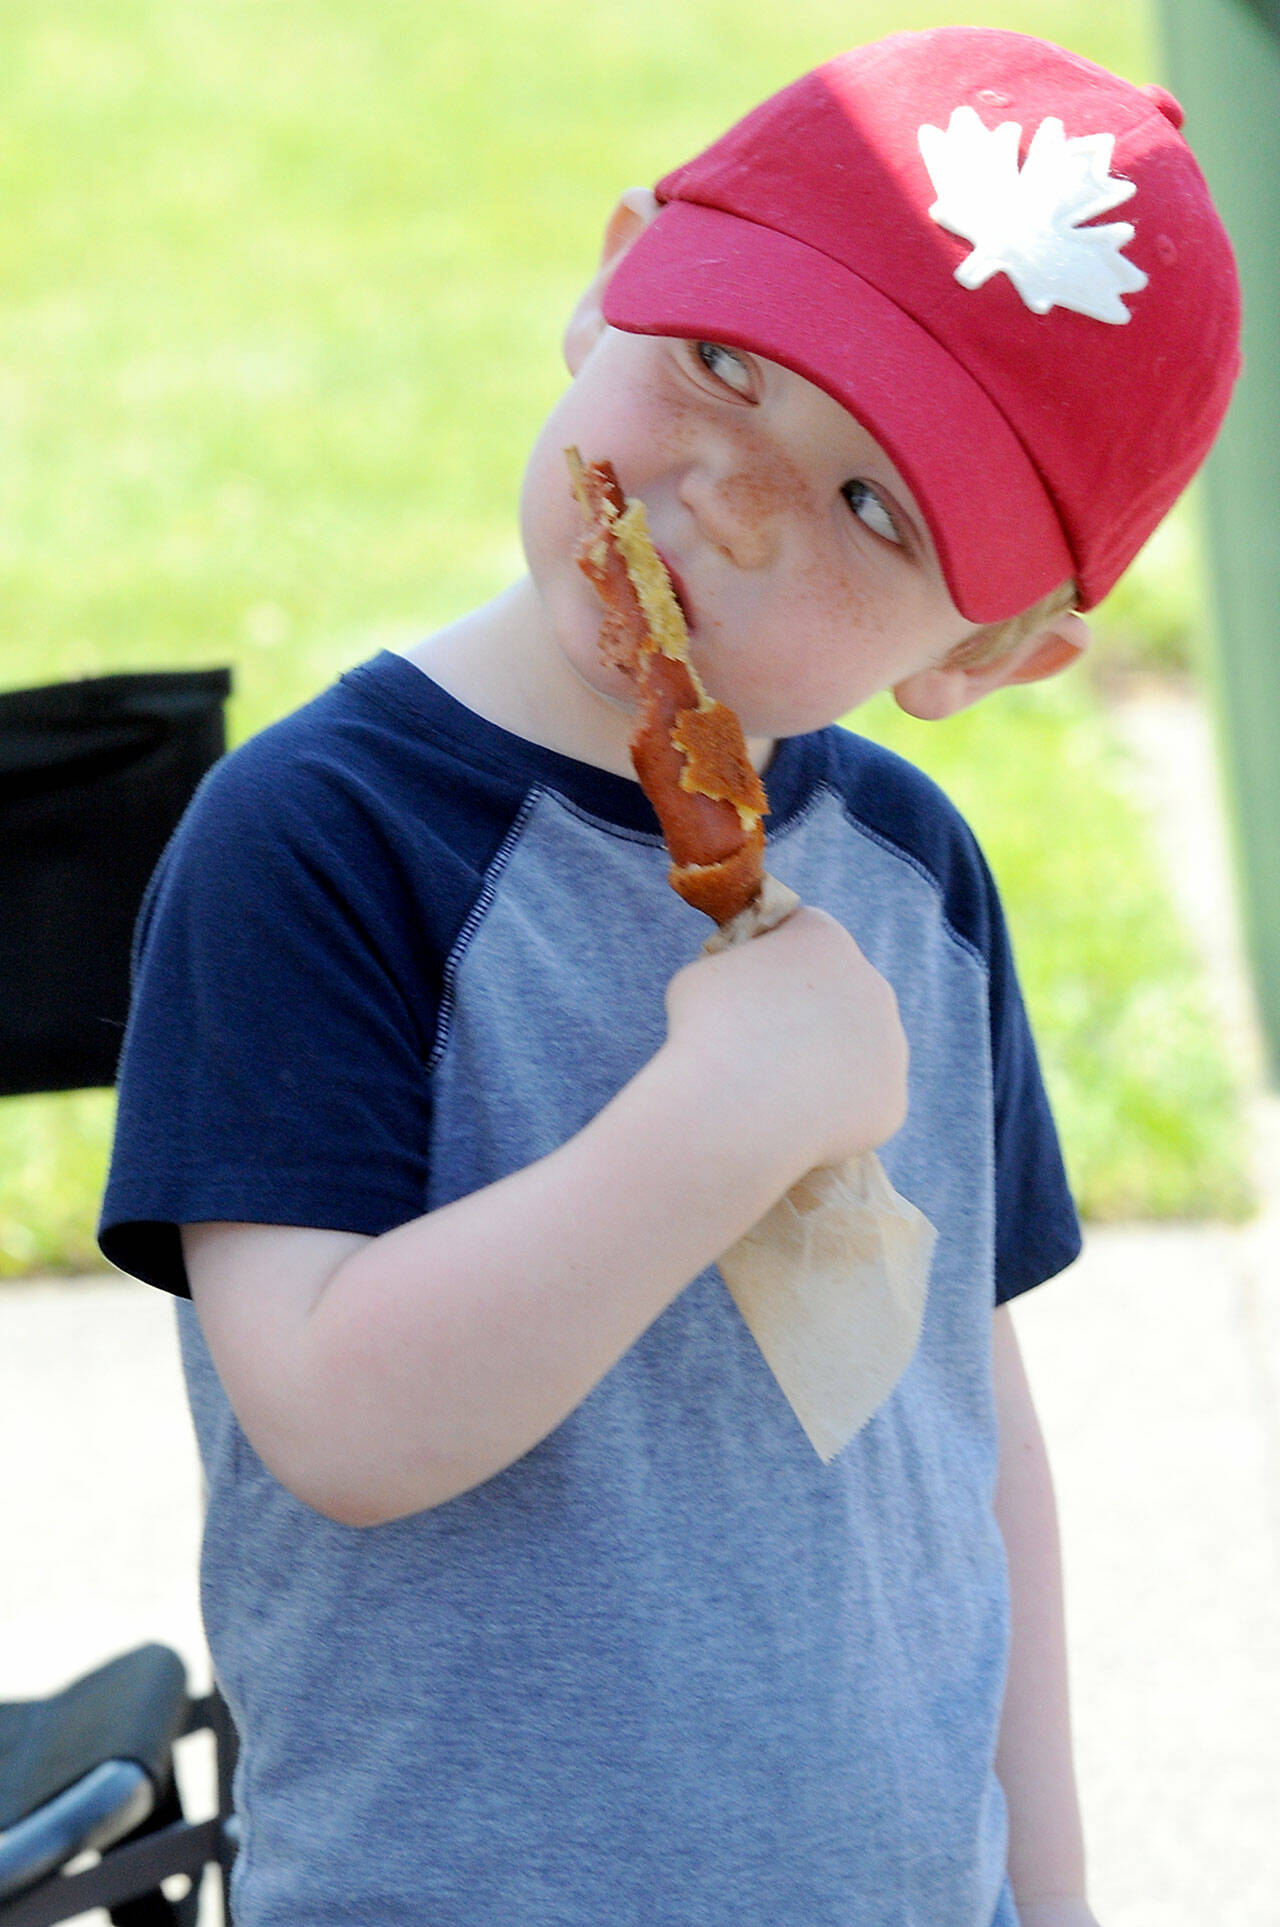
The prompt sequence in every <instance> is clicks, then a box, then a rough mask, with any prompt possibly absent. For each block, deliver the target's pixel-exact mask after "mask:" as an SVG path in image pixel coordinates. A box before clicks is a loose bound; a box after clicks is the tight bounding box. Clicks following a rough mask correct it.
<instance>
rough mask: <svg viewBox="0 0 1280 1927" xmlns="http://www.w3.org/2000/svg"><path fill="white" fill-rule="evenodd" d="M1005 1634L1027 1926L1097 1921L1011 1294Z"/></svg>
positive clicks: (1062, 1632) (1047, 1522)
mask: <svg viewBox="0 0 1280 1927" xmlns="http://www.w3.org/2000/svg"><path fill="white" fill-rule="evenodd" d="M993 1343H994V1368H995V1392H996V1405H997V1411H998V1415H999V1423H1000V1473H999V1480H998V1483H997V1486H996V1518H997V1520H998V1522H999V1525H1000V1530H1001V1533H1002V1534H1003V1537H1004V1543H1005V1549H1006V1552H1007V1554H1008V1560H1009V1587H1010V1595H1011V1603H1012V1615H1013V1625H1012V1646H1011V1650H1010V1656H1009V1680H1008V1685H1007V1687H1006V1690H1005V1703H1004V1713H1003V1717H1002V1719H1001V1723H1000V1743H999V1749H998V1752H997V1755H996V1771H997V1773H998V1775H999V1778H1000V1783H1001V1785H1002V1787H1003V1788H1004V1794H1005V1800H1006V1802H1007V1804H1008V1808H1009V1876H1010V1879H1011V1881H1012V1883H1013V1890H1014V1895H1015V1898H1016V1900H1017V1903H1018V1912H1019V1916H1020V1918H1021V1921H1022V1927H1096V1923H1095V1922H1094V1916H1093V1914H1092V1913H1091V1912H1090V1910H1089V1906H1088V1903H1087V1901H1086V1900H1085V1898H1084V1894H1085V1855H1084V1836H1083V1831H1082V1828H1081V1824H1080V1806H1079V1801H1078V1798H1077V1795H1076V1782H1075V1767H1074V1762H1073V1759H1072V1749H1071V1717H1070V1708H1069V1704H1068V1695H1067V1641H1066V1624H1065V1616H1064V1610H1063V1589H1062V1560H1061V1553H1060V1548H1059V1541H1058V1519H1057V1507H1056V1504H1055V1502H1054V1495H1053V1481H1052V1477H1051V1475H1050V1470H1049V1460H1048V1455H1047V1453H1046V1451H1045V1444H1044V1437H1043V1435H1042V1433H1041V1430H1040V1425H1039V1421H1038V1420H1037V1418H1036V1413H1035V1407H1034V1405H1033V1403H1032V1398H1031V1390H1030V1387H1029V1385H1028V1383H1027V1376H1026V1372H1025V1371H1024V1369H1023V1364H1022V1356H1021V1353H1020V1351H1019V1348H1018V1341H1017V1337H1016V1335H1015V1333H1014V1328H1013V1320H1012V1318H1011V1316H1010V1313H1009V1309H1008V1307H1007V1306H1003V1305H1002V1306H1001V1307H1000V1308H999V1309H998V1310H997V1312H996V1314H995V1325H994V1333H993Z"/></svg>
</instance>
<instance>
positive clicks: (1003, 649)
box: [947, 582, 1079, 669]
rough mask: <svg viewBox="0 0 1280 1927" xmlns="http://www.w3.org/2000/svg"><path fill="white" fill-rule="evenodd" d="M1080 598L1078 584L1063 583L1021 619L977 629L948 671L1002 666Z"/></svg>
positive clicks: (954, 653)
mask: <svg viewBox="0 0 1280 1927" xmlns="http://www.w3.org/2000/svg"><path fill="white" fill-rule="evenodd" d="M1078 594H1079V591H1078V590H1077V588H1076V585H1075V583H1074V582H1061V583H1059V585H1058V587H1057V588H1056V589H1051V590H1050V592H1049V594H1048V595H1047V596H1042V597H1041V598H1040V600H1039V602H1033V603H1032V605H1031V607H1030V608H1029V609H1024V610H1023V611H1022V613H1021V614H1020V615H1016V616H1008V617H1006V619H1005V620H1004V621H1003V622H988V623H984V625H983V626H982V628H980V629H975V630H974V632H973V634H972V635H970V636H966V637H965V639H964V641H963V642H958V643H957V644H956V646H955V648H954V649H952V650H951V651H950V653H949V654H948V656H947V667H948V668H950V669H983V668H985V667H986V666H987V665H988V664H989V663H994V662H999V661H1000V660H1001V658H1002V657H1004V656H1007V655H1011V654H1012V653H1013V651H1014V650H1015V649H1016V648H1017V647H1018V645H1019V643H1022V642H1025V641H1026V639H1027V637H1028V636H1030V635H1034V634H1035V632H1036V630H1037V629H1040V628H1043V627H1044V625H1045V624H1046V623H1049V622H1052V621H1053V619H1054V617H1055V616H1060V615H1065V614H1066V612H1067V610H1068V609H1074V608H1075V605H1076V597H1077V595H1078Z"/></svg>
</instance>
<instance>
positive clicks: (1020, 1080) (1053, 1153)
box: [983, 865, 1081, 1305]
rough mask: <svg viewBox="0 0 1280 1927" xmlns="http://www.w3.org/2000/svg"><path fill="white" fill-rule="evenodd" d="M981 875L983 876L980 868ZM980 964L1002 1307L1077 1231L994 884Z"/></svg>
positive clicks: (1054, 1268)
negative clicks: (984, 968) (984, 975)
mask: <svg viewBox="0 0 1280 1927" xmlns="http://www.w3.org/2000/svg"><path fill="white" fill-rule="evenodd" d="M983 872H984V875H985V874H986V869H985V865H983ZM986 881H987V887H988V890H989V892H990V898H989V913H988V914H989V918H990V923H989V928H988V948H987V964H988V970H989V973H990V974H989V982H990V1000H991V1073H992V1086H993V1096H994V1132H995V1187H996V1250H995V1295H996V1303H997V1304H998V1305H1002V1304H1007V1303H1008V1301H1009V1299H1011V1298H1016V1297H1017V1296H1018V1295H1019V1293H1021V1292H1024V1291H1029V1290H1030V1289H1031V1287H1032V1286H1033V1285H1039V1284H1043V1282H1044V1281H1045V1279H1046V1278H1052V1277H1053V1276H1054V1275H1055V1273H1057V1272H1059V1271H1062V1270H1064V1269H1065V1268H1066V1266H1067V1265H1069V1264H1071V1263H1072V1262H1073V1261H1074V1260H1075V1259H1076V1258H1078V1257H1079V1255H1080V1242H1081V1241H1080V1225H1079V1221H1078V1219H1077V1217H1076V1210H1075V1205H1074V1203H1073V1201H1072V1197H1071V1192H1070V1189H1069V1187H1068V1184H1067V1176H1066V1172H1065V1170H1064V1169H1063V1163H1062V1151H1061V1148H1060V1146H1059V1142H1058V1133H1057V1129H1056V1127H1055V1125H1054V1121H1053V1115H1052V1113H1051V1111H1050V1108H1049V1099H1048V1095H1047V1093H1046V1091H1045V1087H1044V1080H1043V1077H1042V1076H1041V1072H1040V1064H1039V1059H1038V1057H1037V1054H1036V1047H1035V1042H1034V1039H1033V1037H1032V1034H1031V1026H1030V1024H1029V1022H1028V1020H1027V1012H1026V1006H1025V1005H1024V1003H1023V1001H1022V992H1021V990H1020V989H1019V986H1018V979H1017V974H1016V972H1015V970H1014V963H1013V955H1012V952H1011V949H1010V945H1009V937H1008V933H1007V931H1006V928H1005V922H1004V917H1003V915H1002V913H1001V910H1000V903H999V899H998V897H997V895H996V889H995V885H994V883H993V882H992V881H991V879H990V877H989V875H987V876H986Z"/></svg>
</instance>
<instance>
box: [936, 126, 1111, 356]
mask: <svg viewBox="0 0 1280 1927" xmlns="http://www.w3.org/2000/svg"><path fill="white" fill-rule="evenodd" d="M1021 135H1022V129H1021V127H1020V126H1019V124H1018V122H1017V121H1013V120H1006V121H1002V122H1001V124H1000V126H999V127H996V128H992V129H988V128H986V127H984V126H983V124H982V121H981V120H980V119H979V117H978V115H977V114H976V113H975V112H974V110H973V108H972V107H957V108H956V110H955V112H954V113H953V114H952V116H951V120H950V124H949V125H948V127H947V129H946V131H945V133H944V132H943V130H942V128H940V127H930V126H928V125H926V126H924V127H922V128H921V129H920V132H919V141H920V152H921V154H922V155H923V157H924V164H925V166H926V167H927V168H928V170H929V178H930V180H931V181H932V182H933V186H934V191H935V193H936V194H937V196H938V198H937V200H936V201H935V202H934V204H933V206H932V207H931V208H930V209H929V213H930V215H931V216H932V218H933V219H934V220H935V221H936V222H937V223H938V225H939V226H940V227H944V228H946V229H947V231H948V232H949V233H951V234H958V235H959V236H960V237H961V239H962V240H965V241H972V243H973V253H972V254H970V255H967V256H966V257H965V259H964V260H963V261H962V262H961V263H960V266H959V267H958V268H957V269H956V280H957V281H959V282H960V284H961V286H962V287H966V288H980V287H981V286H982V285H983V283H984V282H986V281H989V280H990V279H991V277H992V275H993V274H1007V275H1008V277H1009V279H1010V281H1012V283H1013V285H1014V287H1015V288H1016V289H1017V291H1018V293H1019V294H1020V295H1021V297H1022V299H1023V300H1024V301H1025V302H1026V304H1027V306H1028V307H1029V308H1030V309H1031V311H1032V313H1033V314H1048V312H1049V310H1050V309H1051V308H1055V307H1057V308H1071V309H1073V310H1074V312H1075V313H1076V314H1084V315H1090V316H1092V318H1093V319H1094V320H1095V321H1112V322H1120V321H1128V319H1129V310H1128V309H1127V308H1126V307H1125V305H1124V302H1123V301H1122V300H1121V299H1120V297H1121V295H1122V294H1136V293H1137V291H1138V289H1139V288H1145V287H1146V285H1147V279H1148V277H1147V276H1146V275H1145V274H1144V273H1143V272H1142V269H1141V268H1139V267H1135V266H1134V264H1133V262H1132V261H1130V260H1128V259H1127V258H1126V256H1125V255H1124V254H1122V253H1121V249H1122V248H1123V247H1124V246H1125V245H1126V244H1127V243H1128V242H1129V241H1131V240H1132V239H1133V235H1134V229H1133V228H1132V226H1131V225H1130V224H1129V222H1128V221H1111V222H1108V223H1107V224H1106V225H1105V226H1102V227H1084V226H1082V225H1081V224H1082V223H1083V222H1085V221H1089V220H1092V219H1093V217H1094V216H1095V215H1097V214H1106V213H1107V212H1108V211H1109V210H1110V209H1111V208H1113V207H1119V206H1120V204H1121V202H1122V201H1127V200H1128V199H1129V196H1130V195H1131V194H1133V193H1135V192H1136V189H1135V187H1134V184H1133V182H1132V181H1124V180H1121V179H1120V178H1119V176H1118V175H1115V174H1112V173H1111V171H1110V169H1111V155H1112V150H1113V149H1114V147H1115V135H1114V134H1082V135H1079V136H1077V137H1076V138H1074V139H1072V140H1068V139H1067V138H1066V136H1065V134H1064V132H1063V126H1062V122H1061V121H1060V120H1055V119H1049V120H1043V121H1041V123H1040V125H1039V127H1037V129H1036V131H1035V134H1034V135H1033V136H1032V140H1031V145H1030V147H1029V148H1028V150H1027V158H1026V160H1025V162H1024V163H1023V165H1022V167H1021V169H1019V167H1018V142H1019V140H1020V138H1021Z"/></svg>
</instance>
